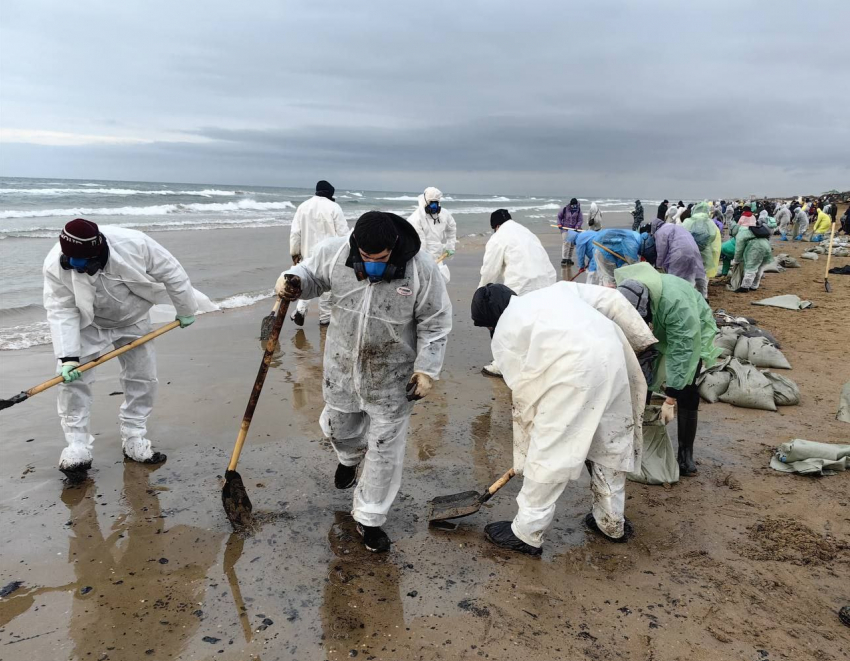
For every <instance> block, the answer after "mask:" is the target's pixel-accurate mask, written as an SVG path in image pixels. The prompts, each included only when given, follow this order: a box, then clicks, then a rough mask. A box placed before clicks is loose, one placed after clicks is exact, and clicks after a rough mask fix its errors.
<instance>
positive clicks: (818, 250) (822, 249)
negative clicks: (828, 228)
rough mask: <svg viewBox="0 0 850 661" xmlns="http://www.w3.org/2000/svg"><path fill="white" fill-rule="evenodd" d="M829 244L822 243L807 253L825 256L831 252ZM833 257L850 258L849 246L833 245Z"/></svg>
mask: <svg viewBox="0 0 850 661" xmlns="http://www.w3.org/2000/svg"><path fill="white" fill-rule="evenodd" d="M828 244H829V242H825V243H821V244H820V245H818V246H817V247H815V248H809V249H808V250H807V252H810V253H815V254H817V255H825V254H826V253H827V252H829V245H828ZM832 256H833V257H850V249H848V247H847V246H845V245H842V244H833V246H832Z"/></svg>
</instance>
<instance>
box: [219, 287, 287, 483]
mask: <svg viewBox="0 0 850 661" xmlns="http://www.w3.org/2000/svg"><path fill="white" fill-rule="evenodd" d="M281 301H282V302H281ZM288 310H289V301H284V300H283V299H282V298H278V305H277V313H276V314H275V318H274V326H272V330H271V333H269V339H268V341H267V342H266V350H265V352H264V353H263V362H261V363H260V371H259V372H257V378H256V379H255V380H254V388H253V390H251V396H250V397H249V398H248V406H247V407H246V408H245V415H244V416H242V425H241V426H240V427H239V434H238V436H237V437H236V445H235V446H233V454H232V455H231V456H230V463H229V464H228V465H227V470H229V471H235V470H236V464H237V463H238V462H239V455H240V454H241V453H242V446H243V445H245V439H246V438H247V437H248V429H249V428H250V427H251V419H252V418H253V417H254V409H256V408H257V402H259V401H260V394H261V393H262V392H263V384H264V383H265V381H266V374H268V373H269V365H271V362H272V358H273V357H274V350H275V347H276V346H277V338H278V337H279V336H280V329H281V328H282V327H283V320H284V319H286V312H287V311H288Z"/></svg>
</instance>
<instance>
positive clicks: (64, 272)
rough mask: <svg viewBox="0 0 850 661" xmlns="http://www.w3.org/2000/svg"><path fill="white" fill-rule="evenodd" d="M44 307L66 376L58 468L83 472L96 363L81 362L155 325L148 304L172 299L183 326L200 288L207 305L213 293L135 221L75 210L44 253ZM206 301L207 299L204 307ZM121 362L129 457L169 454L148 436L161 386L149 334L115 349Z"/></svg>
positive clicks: (151, 460) (76, 474) (158, 459)
mask: <svg viewBox="0 0 850 661" xmlns="http://www.w3.org/2000/svg"><path fill="white" fill-rule="evenodd" d="M43 273H44V307H45V309H46V310H47V322H48V324H49V326H50V334H51V337H52V339H53V350H54V353H55V354H56V358H58V360H59V363H60V368H59V369H60V373H61V374H62V376H63V378H64V383H61V384H60V385H59V405H58V408H59V420H60V422H61V424H62V430H63V431H64V432H65V440H66V442H67V447H66V448H65V449H64V450H63V451H62V455H61V457H60V459H59V470H61V471H62V472H63V473H65V474H66V475H67V476H68V477H69V478H71V479H82V478H83V477H84V476H85V474H86V471H87V470H88V469H89V468H91V465H92V443H93V442H94V437H93V436H92V435H91V434H90V433H89V414H90V410H91V404H92V390H91V386H92V383H94V380H95V379H94V370H89V371H87V372H80V371H79V370H77V369H76V368H77V367H79V366H80V364H81V363H86V362H89V361H90V360H93V359H94V358H96V357H97V356H98V355H99V354H100V353H101V352H102V351H103V350H104V349H106V348H107V347H110V346H115V347H120V346H123V345H125V344H128V343H130V342H132V341H133V340H135V339H137V338H139V337H141V336H142V335H145V334H147V333H149V332H150V331H151V322H150V317H149V311H150V309H151V308H152V307H153V306H154V305H155V304H161V303H168V302H169V299H170V301H171V303H173V305H174V308H175V309H176V312H177V317H176V318H177V320H178V321H179V322H180V327H181V328H185V327H186V326H189V325H190V324H192V323H193V322H194V321H195V314H196V313H197V312H198V305H199V304H198V299H197V297H196V294H198V295H199V296H200V297H202V298H203V302H204V306H205V310H204V311H208V310H209V309H215V306H213V305H212V304H211V303H210V302H209V299H207V298H206V297H204V296H203V295H202V294H200V293H199V292H195V291H194V290H193V289H192V285H191V283H190V282H189V276H188V275H187V274H186V271H184V270H183V267H182V266H180V263H179V262H178V261H177V260H176V259H175V258H174V257H173V256H172V255H171V253H169V252H168V251H167V250H166V249H165V248H163V247H162V246H161V245H159V244H158V243H157V242H156V241H154V240H153V239H151V238H150V237H148V236H146V235H145V234H142V233H141V232H137V231H135V230H131V229H124V228H119V227H108V226H106V227H101V228H99V227H98V226H97V225H96V224H95V223H93V222H91V221H88V220H84V219H82V218H77V219H75V220H72V221H71V222H69V223H68V224H67V225H65V228H64V229H63V230H62V233H61V234H60V235H59V243H58V244H57V245H55V246H54V247H53V249H52V250H51V251H50V253H49V254H48V255H47V258H46V259H45V260H44V268H43ZM207 306H209V307H207ZM118 361H119V363H120V365H121V388H122V390H123V391H124V403H123V404H122V405H121V412H120V413H119V419H120V421H121V443H122V446H123V450H124V456H125V457H126V458H127V459H131V460H133V461H138V462H141V463H145V464H158V463H162V462H163V461H165V459H166V457H165V455H164V454H163V453H161V452H155V451H154V450H153V448H152V447H151V442H150V441H149V440H148V439H147V438H146V437H145V436H146V433H147V420H148V417H149V416H150V414H151V411H152V410H153V403H154V397H155V394H156V388H157V380H156V354H155V352H154V346H153V343H152V342H148V343H147V344H143V345H142V346H140V347H137V348H135V349H133V350H132V351H128V352H127V353H125V354H122V355H121V356H119V357H118Z"/></svg>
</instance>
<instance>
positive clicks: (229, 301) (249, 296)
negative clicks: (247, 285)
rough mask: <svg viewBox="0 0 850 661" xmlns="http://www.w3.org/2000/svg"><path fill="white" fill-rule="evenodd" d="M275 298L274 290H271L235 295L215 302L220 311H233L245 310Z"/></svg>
mask: <svg viewBox="0 0 850 661" xmlns="http://www.w3.org/2000/svg"><path fill="white" fill-rule="evenodd" d="M272 296H274V289H269V290H268V291H263V292H248V293H245V294H234V295H233V296H228V297H227V298H224V299H222V300H220V301H213V303H215V304H216V305H217V306H218V307H219V309H220V310H232V309H234V308H244V307H248V306H249V305H254V304H255V303H259V302H260V301H262V300H263V299H266V298H271V297H272Z"/></svg>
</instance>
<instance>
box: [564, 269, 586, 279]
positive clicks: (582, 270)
mask: <svg viewBox="0 0 850 661" xmlns="http://www.w3.org/2000/svg"><path fill="white" fill-rule="evenodd" d="M586 270H587V269H585V268H581V269H579V270H578V273H576V274H575V275H574V276H573V277H572V278H570V279H569V280H567V282H572V281H573V280H575V279H576V278H577V277H579V276H580V275H581V274H582V273H584V272H585V271H586Z"/></svg>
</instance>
